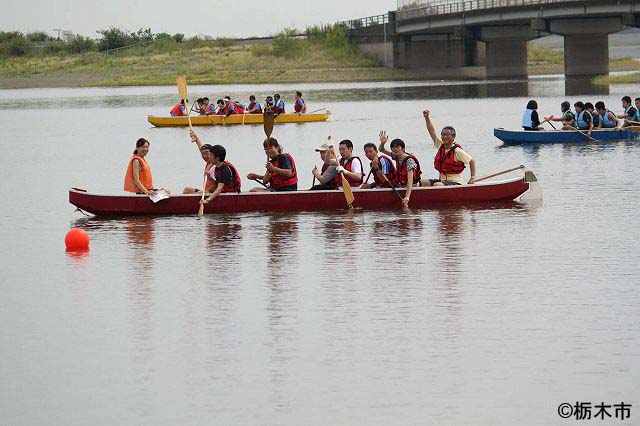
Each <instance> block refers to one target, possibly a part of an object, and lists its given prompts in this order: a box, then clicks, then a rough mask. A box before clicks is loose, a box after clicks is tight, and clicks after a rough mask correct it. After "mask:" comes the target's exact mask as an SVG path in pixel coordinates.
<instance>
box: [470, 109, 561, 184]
mask: <svg viewBox="0 0 640 426" xmlns="http://www.w3.org/2000/svg"><path fill="white" fill-rule="evenodd" d="M544 122H545V123H547V124H548V125H549V126H551V127H553V130H558V129H557V128H556V126H554V125H553V123H552V122H550V121H547V120H545V121H544ZM476 182H477V181H476Z"/></svg>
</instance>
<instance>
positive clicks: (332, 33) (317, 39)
mask: <svg viewBox="0 0 640 426" xmlns="http://www.w3.org/2000/svg"><path fill="white" fill-rule="evenodd" d="M306 32H307V39H308V40H310V41H311V42H313V43H321V44H323V45H324V46H325V47H328V48H338V49H342V48H344V47H346V46H348V45H349V27H348V26H347V24H333V25H320V26H318V25H314V26H312V27H308V28H307V31H306Z"/></svg>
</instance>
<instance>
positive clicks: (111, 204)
mask: <svg viewBox="0 0 640 426" xmlns="http://www.w3.org/2000/svg"><path fill="white" fill-rule="evenodd" d="M528 189H529V183H527V182H525V179H523V178H519V179H512V180H507V181H501V182H495V183H484V182H483V183H479V184H476V185H463V186H447V187H435V188H414V189H413V191H412V192H411V202H410V203H409V206H410V207H428V206H432V205H442V204H469V203H482V202H491V201H512V200H514V199H516V198H517V197H519V196H520V195H522V194H523V193H524V192H525V191H527V190H528ZM399 192H400V194H401V195H403V194H404V190H400V191H399ZM353 194H354V196H355V199H356V200H355V202H354V203H353V207H355V208H361V209H367V210H374V209H375V210H379V209H398V208H400V206H401V204H400V200H399V199H398V197H396V195H395V194H394V193H393V191H391V190H390V189H371V190H354V191H353ZM199 201H200V195H197V194H195V195H174V196H171V197H169V198H167V199H165V200H162V201H160V202H158V203H157V204H154V203H153V202H152V201H151V200H150V199H149V197H147V196H146V195H135V194H131V195H129V194H122V195H98V194H91V193H89V192H85V191H82V190H76V189H70V190H69V202H70V203H71V204H73V205H74V206H76V207H78V208H80V209H82V210H84V211H87V212H89V213H93V214H95V215H111V216H119V215H178V214H197V213H198V207H199ZM344 208H347V204H346V201H345V198H344V194H343V193H342V191H296V192H252V193H249V192H243V193H242V194H221V195H220V196H219V197H218V198H216V199H215V200H213V201H212V202H211V203H209V204H207V205H205V213H240V212H250V211H315V210H335V209H344Z"/></svg>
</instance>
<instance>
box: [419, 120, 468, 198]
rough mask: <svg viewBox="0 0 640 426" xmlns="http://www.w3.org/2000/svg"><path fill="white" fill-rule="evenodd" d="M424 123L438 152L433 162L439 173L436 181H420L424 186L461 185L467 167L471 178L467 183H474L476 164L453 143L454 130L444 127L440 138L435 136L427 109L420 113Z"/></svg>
mask: <svg viewBox="0 0 640 426" xmlns="http://www.w3.org/2000/svg"><path fill="white" fill-rule="evenodd" d="M422 115H423V116H424V121H425V123H426V125H427V131H428V132H429V136H431V140H432V141H433V145H434V146H435V147H436V148H437V150H438V152H437V153H436V156H435V158H434V160H433V165H434V167H435V169H436V170H437V171H438V172H439V174H440V175H439V176H438V179H425V180H423V181H422V185H424V186H447V185H462V183H463V179H462V172H463V171H464V169H465V168H466V166H467V165H468V166H469V169H470V170H471V177H470V178H469V181H468V183H469V184H473V183H475V182H476V162H475V160H474V159H473V158H471V156H470V155H469V154H467V153H466V152H465V151H464V150H463V149H462V147H461V146H460V145H458V144H457V143H455V142H454V141H455V139H456V129H454V128H453V127H451V126H445V127H443V128H442V130H441V131H440V137H441V138H442V139H441V138H439V137H438V135H436V130H435V128H434V126H433V123H432V122H431V113H430V111H429V110H428V109H425V110H424V111H422Z"/></svg>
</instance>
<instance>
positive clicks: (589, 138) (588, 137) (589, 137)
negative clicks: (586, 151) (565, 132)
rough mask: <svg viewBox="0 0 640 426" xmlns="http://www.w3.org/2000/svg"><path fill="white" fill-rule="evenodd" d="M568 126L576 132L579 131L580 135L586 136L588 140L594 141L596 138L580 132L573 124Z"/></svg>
mask: <svg viewBox="0 0 640 426" xmlns="http://www.w3.org/2000/svg"><path fill="white" fill-rule="evenodd" d="M569 127H570V128H571V130H574V131H576V132H578V133H580V134H581V135H582V136H584V137H585V138H587V139H588V140H590V141H596V139H594V138H592V137H591V136H589V135H587V134H586V133H582V131H581V130H580V129H577V128H575V127H573V126H569Z"/></svg>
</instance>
